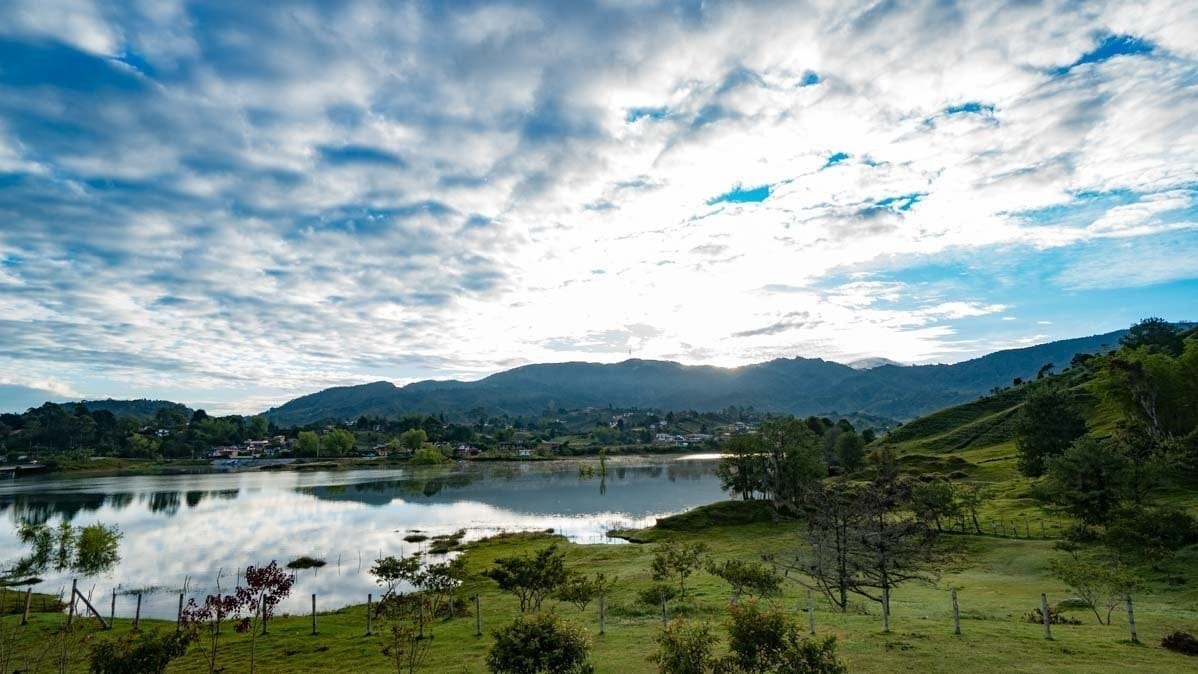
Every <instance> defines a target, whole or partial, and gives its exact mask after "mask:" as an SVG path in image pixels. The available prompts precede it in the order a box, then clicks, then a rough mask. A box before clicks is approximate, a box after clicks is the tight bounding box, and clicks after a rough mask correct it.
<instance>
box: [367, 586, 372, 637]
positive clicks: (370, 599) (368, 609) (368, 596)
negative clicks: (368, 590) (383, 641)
mask: <svg viewBox="0 0 1198 674" xmlns="http://www.w3.org/2000/svg"><path fill="white" fill-rule="evenodd" d="M373 603H374V595H372V594H368V595H366V636H370V613H371V605H372V604H373Z"/></svg>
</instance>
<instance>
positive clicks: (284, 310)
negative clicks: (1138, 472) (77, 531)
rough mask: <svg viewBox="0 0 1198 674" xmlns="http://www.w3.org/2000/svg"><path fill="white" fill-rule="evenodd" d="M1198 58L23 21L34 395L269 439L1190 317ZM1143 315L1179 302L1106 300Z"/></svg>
mask: <svg viewBox="0 0 1198 674" xmlns="http://www.w3.org/2000/svg"><path fill="white" fill-rule="evenodd" d="M1195 34H1198V8H1196V7H1195V6H1194V4H1193V3H1186V2H1151V3H1149V6H1145V5H1144V3H1142V2H1134V3H1133V2H1094V3H1086V4H1085V5H1084V6H1082V7H1080V8H1079V7H1078V6H1077V4H1076V3H1064V2H1062V3H1054V2H1046V3H1023V2H1012V3H1008V4H1004V5H1000V4H996V3H988V4H962V5H954V4H945V3H941V2H926V3H919V2H916V3H885V2H882V3H863V4H852V3H842V2H814V3H803V4H796V3H771V2H759V3H747V4H746V3H722V2H704V3H700V2H664V1H663V2H654V1H652V0H643V1H638V0H631V1H629V0H605V1H597V2H571V3H559V2H543V3H538V2H527V3H519V4H500V3H461V2H455V3H436V2H410V3H409V2H382V1H364V0H359V1H352V2H337V3H333V2H316V1H313V2H293V3H245V2H220V1H213V2H197V3H186V2H168V1H161V2H159V1H155V2H131V3H100V2H88V1H86V0H74V1H70V0H56V1H55V2H50V1H47V0H37V1H36V2H35V1H33V0H28V1H23V0H17V2H14V3H6V4H5V5H4V7H2V8H0V64H3V65H2V66H0V221H2V222H3V225H2V226H0V345H3V349H0V381H5V382H10V383H13V384H23V385H35V384H36V383H37V382H44V381H46V380H53V381H55V382H60V385H61V386H63V387H66V388H67V389H73V390H75V391H79V392H82V393H84V394H91V395H110V394H111V395H128V394H131V393H137V394H146V395H155V396H163V397H174V398H178V399H183V400H185V401H187V402H192V403H196V404H208V405H209V406H210V407H213V408H215V409H238V410H240V411H247V412H248V411H253V410H255V409H258V408H261V407H264V406H265V405H266V404H269V403H273V402H277V401H279V400H281V399H285V398H287V397H289V396H291V395H293V394H296V393H300V392H306V391H310V390H312V389H315V388H319V387H322V386H327V385H332V384H346V383H355V382H361V381H369V380H374V379H392V380H396V381H405V380H411V379H416V378H422V377H429V376H465V377H471V376H477V375H480V374H483V373H487V372H490V371H494V370H496V369H500V368H503V367H508V366H511V365H516V364H520V363H525V362H535V361H546V360H564V359H572V358H579V359H588V360H595V359H599V360H617V359H619V358H623V357H627V356H628V355H629V354H630V353H631V354H632V355H635V356H639V357H665V358H675V359H679V360H683V361H685V362H708V363H715V364H739V363H744V362H749V361H754V360H759V359H763V358H770V357H778V356H792V355H808V356H824V357H828V358H835V359H840V360H845V361H847V360H852V359H855V358H859V357H862V356H875V355H876V356H886V357H890V358H894V359H896V360H901V361H930V360H955V359H958V358H961V357H966V356H969V355H973V354H976V353H979V352H981V351H984V350H987V349H989V348H994V347H996V346H1004V345H1014V344H1019V343H1022V341H1026V340H1027V339H1031V338H1047V337H1050V336H1068V335H1069V334H1071V333H1068V332H1064V331H1066V330H1068V329H1069V328H1070V326H1069V324H1068V323H1067V322H1065V323H1057V322H1054V325H1053V326H1052V328H1051V329H1048V328H1045V326H1044V325H1042V324H1037V319H1039V321H1041V322H1043V321H1047V320H1051V319H1054V318H1057V317H1059V316H1060V315H1062V314H1065V315H1072V316H1075V317H1078V318H1081V317H1084V318H1085V319H1086V321H1088V323H1089V324H1091V325H1093V326H1094V328H1093V329H1094V330H1097V329H1099V328H1106V327H1117V326H1118V325H1121V324H1124V323H1126V322H1127V321H1128V320H1129V318H1134V317H1136V315H1137V314H1138V313H1139V312H1140V311H1141V310H1143V311H1145V312H1148V313H1161V312H1163V309H1158V306H1164V307H1165V308H1169V309H1177V308H1181V309H1186V308H1189V307H1192V306H1193V304H1192V300H1188V301H1187V300H1184V299H1179V298H1180V297H1181V296H1182V292H1181V291H1182V290H1186V289H1192V285H1190V286H1187V285H1186V284H1187V283H1191V282H1192V281H1193V280H1194V279H1196V278H1198V263H1196V262H1194V259H1195V258H1194V256H1192V255H1187V256H1183V255H1178V254H1173V253H1172V252H1171V251H1183V252H1184V251H1188V250H1192V249H1195V248H1198V229H1196V228H1198V203H1196V200H1198V170H1196V166H1198V102H1196V101H1198V48H1196V47H1195V43H1194V41H1193V39H1192V36H1193V35H1195ZM1075 253H1076V255H1075ZM1110 260H1117V261H1118V264H1107V261H1110ZM946 261H953V262H954V264H957V265H958V266H957V267H956V268H955V269H956V271H957V272H959V273H953V272H952V271H951V270H949V269H948V267H937V265H938V264H939V263H944V262H946ZM1128 266H1130V267H1131V268H1132V269H1133V271H1128ZM933 268H936V269H939V271H938V272H937V273H921V270H928V269H933ZM1127 287H1136V288H1145V287H1151V288H1156V290H1155V291H1153V292H1154V293H1155V294H1153V293H1148V294H1146V295H1143V296H1141V299H1142V300H1144V299H1146V300H1151V301H1153V302H1154V303H1155V304H1156V306H1150V307H1144V308H1141V307H1138V306H1124V307H1122V308H1121V309H1120V310H1119V311H1112V312H1110V313H1103V312H1102V311H1101V310H1099V309H1098V308H1097V307H1098V305H1100V304H1101V302H1102V297H1103V295H1102V293H1103V292H1114V291H1115V290H1117V289H1120V288H1127ZM1016 288H1018V289H1019V291H1018V292H1016V291H1015V290H1014V289H1016ZM1028 289H1031V290H1032V292H1033V293H1034V294H1042V295H1043V296H1045V297H1047V296H1053V297H1059V298H1060V299H1059V300H1058V301H1056V302H1055V303H1053V302H1048V301H1045V300H1044V299H1043V297H1037V298H1035V299H1033V298H1032V297H1030V296H1029V293H1028V292H1025V291H1026V290H1028ZM1078 293H1082V294H1081V295H1079V294H1078ZM1025 309H1026V310H1025ZM1004 315H1005V316H1007V317H1008V318H1009V317H1011V316H1018V317H1020V319H1019V320H1015V321H1002V316H1004ZM1184 317H1185V316H1177V318H1184ZM1191 317H1192V316H1191ZM1111 323H1114V325H1111ZM1058 328H1059V329H1060V330H1061V331H1062V334H1059V335H1058V334H1056V332H1055V330H1056V329H1058Z"/></svg>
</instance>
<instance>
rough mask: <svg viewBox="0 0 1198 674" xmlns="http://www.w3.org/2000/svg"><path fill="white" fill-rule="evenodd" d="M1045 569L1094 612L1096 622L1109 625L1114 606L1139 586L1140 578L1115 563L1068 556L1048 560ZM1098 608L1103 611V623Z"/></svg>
mask: <svg viewBox="0 0 1198 674" xmlns="http://www.w3.org/2000/svg"><path fill="white" fill-rule="evenodd" d="M1049 568H1050V569H1051V570H1052V574H1053V575H1054V576H1056V577H1057V578H1058V579H1060V581H1061V582H1063V583H1064V584H1065V585H1067V586H1068V587H1069V589H1070V590H1072V591H1073V593H1074V594H1076V595H1077V597H1078V598H1079V599H1081V600H1082V602H1084V603H1085V604H1086V606H1088V607H1089V608H1090V610H1091V611H1093V612H1094V617H1095V618H1097V619H1098V624H1099V625H1110V624H1111V613H1112V612H1113V611H1114V610H1115V607H1117V606H1119V605H1120V604H1122V603H1123V602H1124V600H1126V599H1127V597H1128V595H1130V594H1131V593H1132V592H1135V591H1136V590H1138V589H1139V588H1140V587H1142V584H1141V582H1140V579H1139V578H1138V577H1136V575H1135V574H1133V573H1132V572H1131V571H1129V570H1128V569H1127V568H1126V567H1124V566H1122V565H1119V564H1111V565H1106V564H1093V563H1090V562H1086V561H1082V560H1080V559H1078V558H1077V557H1070V558H1066V559H1054V560H1052V561H1050V562H1049ZM1100 609H1105V610H1106V621H1105V622H1104V621H1103V615H1102V613H1100V612H1099V610H1100Z"/></svg>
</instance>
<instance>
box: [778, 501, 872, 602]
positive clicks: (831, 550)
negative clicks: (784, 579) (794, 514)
mask: <svg viewBox="0 0 1198 674" xmlns="http://www.w3.org/2000/svg"><path fill="white" fill-rule="evenodd" d="M856 500H857V494H856V491H855V489H854V488H853V487H851V486H850V485H848V484H845V483H832V484H829V485H826V486H824V487H823V488H821V489H820V490H818V491H815V492H812V493H811V494H809V495H808V499H807V528H806V529H805V530H803V531H802V533H801V534H800V537H801V538H802V539H803V542H804V543H806V547H807V549H808V550H809V551H810V552H809V553H808V554H807V555H806V556H802V555H799V556H796V557H795V559H794V563H793V564H790V563H786V564H783V566H786V567H789V568H793V569H795V570H797V571H800V572H802V573H804V574H806V575H807V576H808V577H810V578H811V579H812V580H813V581H814V583H815V586H816V588H817V589H818V590H819V591H820V592H822V593H823V594H824V596H825V597H827V598H828V601H829V602H830V603H831V604H832V605H833V606H834V607H836V608H837V609H838V610H840V611H841V612H844V611H847V610H848V604H849V599H848V595H849V584H850V582H851V580H852V577H853V576H852V572H853V569H852V567H851V566H850V564H849V561H850V559H849V545H850V542H851V541H850V538H849V536H850V532H853V531H855V530H856V529H857V527H858V526H859V524H860V520H861V517H862V513H861V511H860V509H858V508H857V507H856Z"/></svg>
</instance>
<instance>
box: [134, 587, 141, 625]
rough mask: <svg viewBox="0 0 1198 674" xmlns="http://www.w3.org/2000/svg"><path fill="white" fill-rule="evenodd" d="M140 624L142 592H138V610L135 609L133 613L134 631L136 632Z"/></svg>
mask: <svg viewBox="0 0 1198 674" xmlns="http://www.w3.org/2000/svg"><path fill="white" fill-rule="evenodd" d="M140 625H141V593H140V592H138V593H137V611H135V612H134V613H133V631H134V632H136V631H137V628H138V627H139V626H140Z"/></svg>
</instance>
